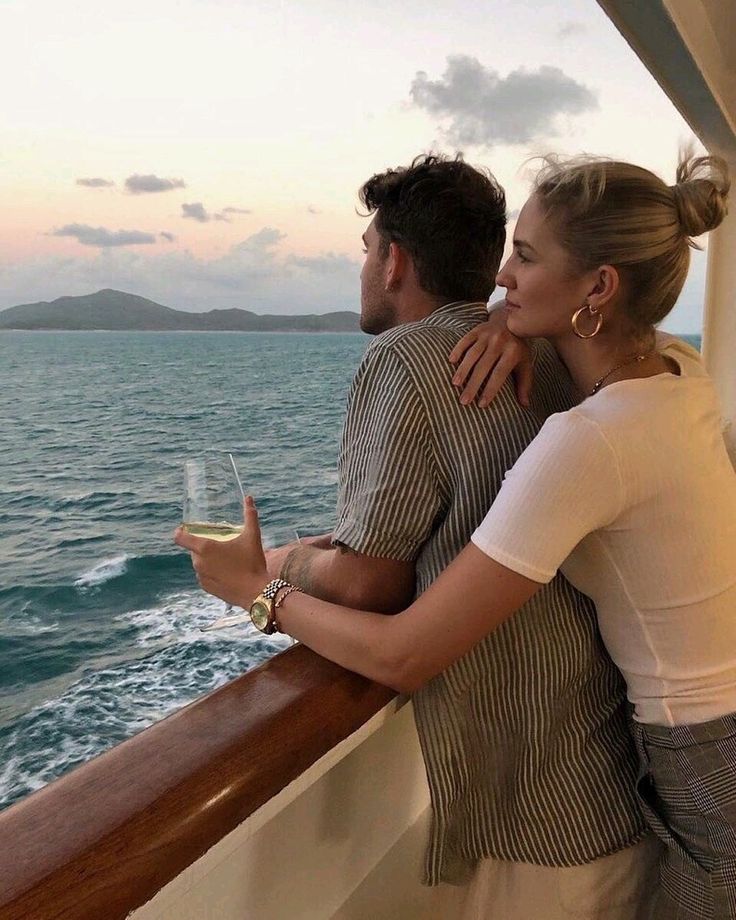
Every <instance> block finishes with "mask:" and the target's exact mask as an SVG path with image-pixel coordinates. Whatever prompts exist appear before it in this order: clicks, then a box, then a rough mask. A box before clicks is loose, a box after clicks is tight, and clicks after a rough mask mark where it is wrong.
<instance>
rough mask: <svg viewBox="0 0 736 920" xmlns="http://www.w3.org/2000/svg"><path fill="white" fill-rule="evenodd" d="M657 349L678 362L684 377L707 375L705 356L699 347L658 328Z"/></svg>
mask: <svg viewBox="0 0 736 920" xmlns="http://www.w3.org/2000/svg"><path fill="white" fill-rule="evenodd" d="M656 343H657V351H659V352H660V354H663V355H665V357H667V358H670V359H671V360H672V361H674V362H675V364H677V366H678V367H679V369H680V374H681V375H682V376H683V377H707V376H708V373H707V371H706V370H705V367H704V365H703V358H702V355H701V354H700V352H699V351H698V350H697V348H693V346H692V345H689V344H688V343H687V342H685V341H684V340H683V339H679V338H678V337H677V336H676V335H670V334H669V333H668V332H662V331H661V330H659V329H658V330H657V333H656Z"/></svg>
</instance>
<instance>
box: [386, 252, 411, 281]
mask: <svg viewBox="0 0 736 920" xmlns="http://www.w3.org/2000/svg"><path fill="white" fill-rule="evenodd" d="M410 261H411V259H410V257H409V253H408V252H407V251H406V250H405V249H404V248H403V246H400V245H399V244H398V243H389V245H388V256H387V257H386V275H385V279H386V281H385V283H386V290H387V291H395V290H396V288H397V287H399V285H400V284H401V282H402V281H403V280H404V277H405V276H406V273H407V270H408V268H409V263H410Z"/></svg>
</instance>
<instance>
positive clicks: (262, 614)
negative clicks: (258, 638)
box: [250, 601, 271, 632]
mask: <svg viewBox="0 0 736 920" xmlns="http://www.w3.org/2000/svg"><path fill="white" fill-rule="evenodd" d="M270 612H271V608H270V607H269V606H268V604H264V603H263V601H256V602H255V603H254V604H253V606H252V607H251V608H250V618H251V620H252V621H253V625H254V626H255V627H256V629H260V630H261V632H264V631H265V629H266V627H267V626H268V616H269V613H270Z"/></svg>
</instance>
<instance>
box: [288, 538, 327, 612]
mask: <svg viewBox="0 0 736 920" xmlns="http://www.w3.org/2000/svg"><path fill="white" fill-rule="evenodd" d="M333 552H335V550H334V549H332V548H330V549H322V548H321V547H318V546H313V545H310V544H307V543H301V544H299V545H297V546H295V547H293V549H292V550H291V551H290V552H289V554H288V556H287V557H286V560H285V562H284V564H283V565H282V567H281V578H283V579H284V581H288V582H290V583H291V584H294V585H299V587H300V588H301V589H302V591H304V592H305V593H306V594H311V595H313V596H314V597H319V598H320V599H321V600H333V598H332V596H328V595H331V594H332V591H331V590H330V589H331V587H332V586H331V585H330V580H331V579H330V563H331V561H332V560H331V554H332V553H333Z"/></svg>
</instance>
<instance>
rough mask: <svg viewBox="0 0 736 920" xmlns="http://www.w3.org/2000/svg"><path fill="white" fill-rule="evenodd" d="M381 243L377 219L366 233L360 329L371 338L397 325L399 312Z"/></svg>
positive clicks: (361, 287) (371, 223)
mask: <svg viewBox="0 0 736 920" xmlns="http://www.w3.org/2000/svg"><path fill="white" fill-rule="evenodd" d="M380 243H381V238H380V236H379V234H378V230H376V219H375V217H374V218H373V220H372V221H371V222H370V224H369V225H368V228H367V230H366V231H365V233H364V234H363V252H364V253H365V261H364V262H363V269H362V271H361V273H360V328H361V329H362V330H363V332H367V333H368V334H369V335H378V334H379V333H381V332H385V331H386V330H387V329H391V328H393V327H394V326H395V325H396V323H397V320H396V310H395V308H394V306H393V303H392V300H391V295H390V294H389V292H388V291H387V290H386V263H387V261H388V256H387V255H385V256H382V255H381V251H380Z"/></svg>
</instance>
